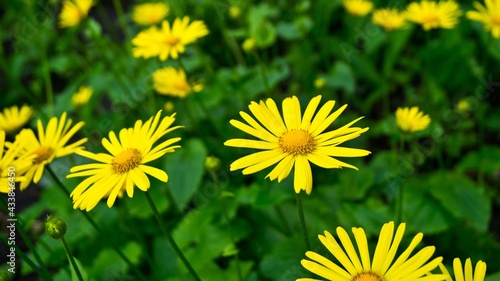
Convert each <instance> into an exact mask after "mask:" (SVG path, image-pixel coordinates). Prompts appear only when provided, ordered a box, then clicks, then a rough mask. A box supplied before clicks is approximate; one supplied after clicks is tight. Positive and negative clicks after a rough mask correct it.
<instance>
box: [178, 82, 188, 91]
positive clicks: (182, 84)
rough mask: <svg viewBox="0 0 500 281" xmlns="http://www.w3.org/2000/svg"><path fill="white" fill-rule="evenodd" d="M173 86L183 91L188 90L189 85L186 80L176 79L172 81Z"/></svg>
mask: <svg viewBox="0 0 500 281" xmlns="http://www.w3.org/2000/svg"><path fill="white" fill-rule="evenodd" d="M174 88H176V89H177V90H179V91H183V92H187V91H189V85H188V84H187V83H186V81H176V82H175V83H174Z"/></svg>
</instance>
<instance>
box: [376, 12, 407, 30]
mask: <svg viewBox="0 0 500 281" xmlns="http://www.w3.org/2000/svg"><path fill="white" fill-rule="evenodd" d="M372 21H373V22H374V23H375V24H377V25H379V26H381V27H383V28H384V29H385V30H386V31H391V30H394V29H399V28H401V27H403V26H404V24H405V21H406V17H405V14H404V13H401V12H399V11H398V10H396V9H378V10H375V11H374V12H373V16H372Z"/></svg>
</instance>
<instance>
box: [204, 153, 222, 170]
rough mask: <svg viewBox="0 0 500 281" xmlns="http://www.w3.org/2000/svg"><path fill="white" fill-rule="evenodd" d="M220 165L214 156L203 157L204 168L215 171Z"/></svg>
mask: <svg viewBox="0 0 500 281" xmlns="http://www.w3.org/2000/svg"><path fill="white" fill-rule="evenodd" d="M219 167H220V160H219V158H217V157H215V156H207V158H205V169H207V170H208V171H215V170H217V169H218V168H219Z"/></svg>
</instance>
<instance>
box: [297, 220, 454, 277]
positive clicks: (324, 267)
mask: <svg viewBox="0 0 500 281" xmlns="http://www.w3.org/2000/svg"><path fill="white" fill-rule="evenodd" d="M405 227H406V224H404V223H402V224H400V225H399V227H398V229H397V230H396V233H395V235H394V222H389V223H386V224H384V226H383V227H382V230H381V231H380V236H379V239H378V243H377V246H376V248H375V254H374V255H373V258H372V260H370V250H369V249H370V248H371V247H369V246H368V241H367V239H366V235H365V232H364V230H363V229H362V228H356V227H353V228H352V233H353V234H354V238H355V240H356V245H357V248H358V251H356V250H355V248H354V245H353V243H352V241H351V238H349V234H347V231H345V230H344V229H343V228H342V227H337V235H338V237H339V238H338V239H339V240H340V243H339V242H337V240H336V239H335V238H334V237H333V236H332V235H331V234H330V233H329V232H328V231H325V235H324V236H323V235H318V237H319V240H320V241H321V243H322V244H323V245H324V246H325V247H326V248H327V249H328V251H329V252H330V253H331V254H332V255H333V256H334V257H335V262H333V261H330V260H328V259H327V258H325V257H323V256H321V255H319V254H317V253H315V252H312V251H308V252H306V256H307V257H308V258H309V259H311V260H312V261H311V260H306V259H303V260H302V261H301V264H302V266H303V267H305V268H306V269H307V270H309V271H311V272H312V273H314V274H316V275H319V276H321V277H322V278H324V279H326V280H335V281H382V280H383V281H404V280H414V281H419V280H422V281H423V280H425V281H439V280H445V278H446V275H444V274H433V275H426V274H427V273H428V272H430V271H431V270H433V269H434V268H436V267H437V266H438V265H439V264H440V263H441V261H442V259H443V258H442V257H438V258H434V259H433V260H431V261H429V259H430V258H431V257H432V255H433V254H434V251H435V247H434V246H427V247H424V248H422V249H421V250H420V251H418V252H417V253H416V254H414V255H413V256H412V257H411V258H410V255H411V253H412V252H413V250H414V249H415V247H416V246H417V245H418V244H419V243H420V241H422V237H423V234H422V233H418V234H417V235H416V236H415V237H414V238H413V240H412V241H411V243H410V246H408V248H407V249H406V250H405V251H403V252H402V253H401V254H400V255H399V257H397V258H396V253H397V250H398V248H399V244H400V243H401V240H402V238H403V234H404V232H405ZM340 244H341V245H342V247H343V248H342V247H341V246H340ZM395 258H396V260H395V261H394V259H395ZM337 261H338V262H337ZM338 263H340V265H341V266H342V267H340V266H339V265H338ZM315 280H316V281H317V279H311V278H300V279H297V281H315Z"/></svg>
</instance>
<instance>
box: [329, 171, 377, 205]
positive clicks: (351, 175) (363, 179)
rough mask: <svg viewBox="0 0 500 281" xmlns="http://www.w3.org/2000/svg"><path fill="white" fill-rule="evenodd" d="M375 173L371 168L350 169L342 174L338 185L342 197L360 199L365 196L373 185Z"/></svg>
mask: <svg viewBox="0 0 500 281" xmlns="http://www.w3.org/2000/svg"><path fill="white" fill-rule="evenodd" d="M373 180H374V173H373V171H371V170H368V169H364V170H359V171H356V170H348V171H344V172H343V173H342V174H340V179H339V181H340V183H339V185H338V186H337V188H338V189H339V194H340V196H341V197H342V198H345V199H350V200H359V199H363V198H364V197H365V194H366V192H367V191H368V189H369V188H370V186H372V184H373Z"/></svg>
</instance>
